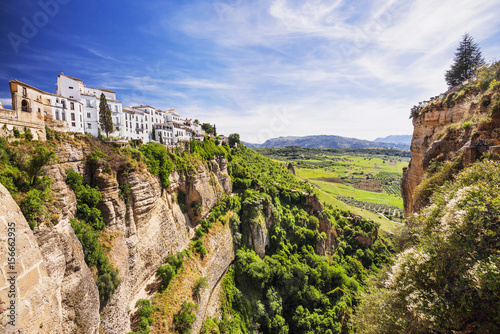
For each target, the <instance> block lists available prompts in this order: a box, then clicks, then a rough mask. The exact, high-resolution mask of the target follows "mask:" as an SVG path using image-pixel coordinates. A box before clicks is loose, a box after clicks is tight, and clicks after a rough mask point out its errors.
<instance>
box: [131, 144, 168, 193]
mask: <svg viewBox="0 0 500 334" xmlns="http://www.w3.org/2000/svg"><path fill="white" fill-rule="evenodd" d="M139 151H140V152H141V153H142V154H143V155H144V157H145V158H146V165H147V166H148V169H149V172H150V173H151V174H153V175H156V176H158V177H159V178H160V182H161V185H162V187H163V188H164V189H167V188H168V186H169V185H170V181H169V179H168V177H169V176H170V173H171V172H172V170H173V164H172V160H170V156H169V154H168V150H167V148H166V147H165V146H163V145H162V144H160V143H152V142H150V143H147V144H146V145H142V146H140V147H139Z"/></svg>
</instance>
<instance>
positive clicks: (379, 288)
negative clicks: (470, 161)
mask: <svg viewBox="0 0 500 334" xmlns="http://www.w3.org/2000/svg"><path fill="white" fill-rule="evenodd" d="M499 183H500V164H499V163H498V162H492V161H488V160H484V161H479V162H476V163H475V164H474V165H472V166H471V167H470V168H468V169H466V170H463V171H462V172H460V173H459V174H457V175H454V176H453V177H451V178H450V180H449V181H446V182H444V184H443V183H440V184H439V185H437V186H436V187H434V189H433V192H432V194H431V195H430V204H429V205H428V206H427V207H425V208H424V209H422V210H421V211H420V213H419V214H417V215H415V216H414V217H412V219H411V220H410V223H409V225H408V226H409V227H408V230H407V231H406V232H405V233H404V234H403V235H402V236H401V237H400V240H401V244H402V252H401V253H400V254H399V255H398V257H397V259H396V261H395V263H394V265H393V266H392V267H391V268H390V269H389V270H388V271H387V272H386V273H385V274H384V275H381V276H379V277H378V279H377V280H375V282H374V283H373V284H371V286H370V288H369V289H368V290H367V291H366V293H365V294H364V296H363V298H362V302H361V306H360V307H359V308H358V311H357V313H356V316H355V317H354V319H353V325H355V328H356V332H357V333H402V332H406V333H429V332H436V333H453V332H461V333H497V332H498V331H500V326H499V324H500V317H499V314H500V293H499V291H500V285H499V282H500V271H499V268H500V257H499V254H500V241H499V240H500V239H499V229H498V224H499V220H498V217H499V216H500V202H499V198H500V192H499V189H498V184H499Z"/></svg>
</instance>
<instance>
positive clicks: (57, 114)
mask: <svg viewBox="0 0 500 334" xmlns="http://www.w3.org/2000/svg"><path fill="white" fill-rule="evenodd" d="M56 119H57V120H59V110H56Z"/></svg>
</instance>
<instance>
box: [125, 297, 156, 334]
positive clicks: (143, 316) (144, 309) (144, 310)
mask: <svg viewBox="0 0 500 334" xmlns="http://www.w3.org/2000/svg"><path fill="white" fill-rule="evenodd" d="M135 307H138V309H137V315H138V316H139V326H138V327H137V328H136V331H135V332H131V333H129V334H148V333H149V332H150V331H151V330H150V329H149V326H150V325H152V324H153V318H151V315H152V314H153V313H154V311H155V310H156V308H155V307H153V306H152V305H151V303H150V302H149V300H147V299H139V300H138V301H137V303H135Z"/></svg>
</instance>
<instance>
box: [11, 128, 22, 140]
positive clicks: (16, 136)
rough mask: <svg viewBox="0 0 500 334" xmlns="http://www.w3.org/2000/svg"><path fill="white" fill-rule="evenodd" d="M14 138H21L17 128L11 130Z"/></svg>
mask: <svg viewBox="0 0 500 334" xmlns="http://www.w3.org/2000/svg"><path fill="white" fill-rule="evenodd" d="M12 132H13V133H14V137H15V138H21V132H19V130H18V129H17V128H14V129H12Z"/></svg>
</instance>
